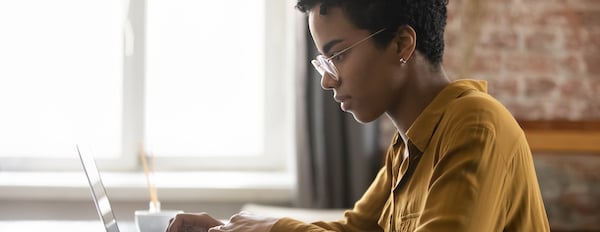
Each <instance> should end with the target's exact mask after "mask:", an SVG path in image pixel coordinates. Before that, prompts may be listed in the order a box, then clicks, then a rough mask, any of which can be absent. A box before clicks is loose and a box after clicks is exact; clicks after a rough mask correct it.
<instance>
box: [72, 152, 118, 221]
mask: <svg viewBox="0 0 600 232" xmlns="http://www.w3.org/2000/svg"><path fill="white" fill-rule="evenodd" d="M77 153H79V158H80V159H81V164H82V165H83V170H84V171H85V175H86V177H87V180H88V183H89V184H90V190H91V192H92V197H93V199H94V204H95V205H96V209H97V211H98V215H99V216H100V220H101V221H102V223H103V224H104V228H106V231H107V232H119V227H118V226H117V220H116V218H115V215H114V214H113V212H112V207H111V205H110V202H109V200H108V196H107V195H106V190H105V189H104V184H103V183H102V179H101V178H100V173H99V172H98V168H97V167H96V162H95V161H94V158H93V157H92V154H91V153H90V152H89V151H88V150H86V149H84V148H82V147H80V146H77Z"/></svg>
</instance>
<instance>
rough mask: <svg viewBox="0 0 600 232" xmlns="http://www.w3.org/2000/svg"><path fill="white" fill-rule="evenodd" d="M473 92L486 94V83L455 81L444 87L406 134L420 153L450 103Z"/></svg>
mask: <svg viewBox="0 0 600 232" xmlns="http://www.w3.org/2000/svg"><path fill="white" fill-rule="evenodd" d="M473 90H475V91H480V92H484V93H487V82H485V81H478V80H457V81H454V82H452V83H450V84H448V86H446V87H444V89H442V91H440V92H439V93H438V95H437V96H436V97H435V98H434V99H433V101H431V102H430V103H429V105H427V107H426V108H425V110H423V112H421V114H420V115H419V116H418V117H417V119H416V120H415V121H414V122H413V124H412V125H411V126H410V128H409V129H408V131H407V132H406V135H407V136H408V139H409V140H410V141H412V143H413V144H414V145H415V146H416V147H417V148H418V149H419V150H420V151H424V150H425V148H426V147H427V146H428V145H429V141H430V140H431V137H432V136H433V133H434V132H435V129H436V128H437V125H438V123H439V122H440V120H441V118H442V115H443V114H444V112H445V111H446V109H447V106H448V105H449V104H450V102H452V101H453V100H454V99H456V98H458V97H460V96H462V95H463V94H464V93H465V92H468V91H473ZM398 139H400V137H399V136H397V135H396V140H398ZM400 140H402V139H400ZM397 142H398V141H396V143H397Z"/></svg>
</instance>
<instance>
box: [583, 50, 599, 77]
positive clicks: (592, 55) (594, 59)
mask: <svg viewBox="0 0 600 232" xmlns="http://www.w3.org/2000/svg"><path fill="white" fill-rule="evenodd" d="M584 61H585V66H586V71H587V74H588V75H590V76H596V77H598V76H600V54H599V53H597V52H587V53H586V54H584Z"/></svg>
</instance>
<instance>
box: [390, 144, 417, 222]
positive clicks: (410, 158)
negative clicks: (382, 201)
mask: <svg viewBox="0 0 600 232" xmlns="http://www.w3.org/2000/svg"><path fill="white" fill-rule="evenodd" d="M409 144H410V145H409ZM411 145H412V146H411ZM409 147H412V148H414V149H413V150H414V151H415V152H412V153H411V152H410V150H411V149H409ZM402 153H403V154H402V155H403V158H402V163H401V164H400V170H399V172H398V178H397V180H396V181H395V183H392V184H393V185H392V188H391V192H390V196H391V197H392V199H391V207H392V208H391V210H392V213H391V214H390V228H391V229H392V232H397V230H396V220H395V214H396V197H395V193H396V192H397V190H398V191H399V189H401V188H402V186H403V185H404V184H405V183H406V182H407V181H408V180H409V179H410V177H411V176H412V174H413V172H414V170H415V168H416V166H417V164H418V163H419V160H420V159H421V155H422V154H421V153H420V152H419V150H418V149H417V148H416V146H415V145H414V144H412V142H410V141H408V142H407V143H403V144H402Z"/></svg>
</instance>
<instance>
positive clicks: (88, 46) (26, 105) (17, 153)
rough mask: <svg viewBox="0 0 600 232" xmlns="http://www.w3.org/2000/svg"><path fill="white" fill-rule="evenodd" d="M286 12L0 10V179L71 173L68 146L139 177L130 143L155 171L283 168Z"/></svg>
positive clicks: (81, 5)
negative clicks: (80, 146) (3, 174)
mask: <svg viewBox="0 0 600 232" xmlns="http://www.w3.org/2000/svg"><path fill="white" fill-rule="evenodd" d="M144 4H146V5H144ZM232 6H235V7H232ZM285 7H288V6H287V4H286V2H285V1H278V0H262V1H246V0H235V1H233V2H232V1H227V3H225V2H222V1H212V2H206V1H194V0H153V1H146V3H144V1H136V0H130V1H120V0H107V1H95V0H55V1H44V0H22V1H5V2H1V3H0V30H2V31H3V36H2V37H0V51H2V52H1V53H0V66H2V68H1V69H0V109H2V112H3V113H2V116H0V170H19V171H23V170H36V171H42V170H80V166H79V163H78V160H77V156H76V153H75V152H76V150H75V144H77V143H80V142H83V143H85V144H90V145H91V147H92V149H93V151H94V155H95V156H96V159H97V160H98V163H99V166H100V167H101V168H102V169H104V170H122V171H127V170H133V169H136V168H138V165H137V164H138V161H137V160H138V157H139V156H138V152H139V149H140V144H143V146H144V147H145V150H146V151H148V152H150V153H151V154H152V155H153V156H154V157H155V160H156V162H155V163H156V166H157V169H159V170H227V169H230V170H232V169H235V170H239V169H247V170H255V169H260V170H267V169H268V170H280V169H282V168H283V166H284V164H285V159H286V155H285V153H286V151H287V149H286V145H287V144H289V143H288V142H286V141H287V140H286V138H289V137H290V133H289V131H290V130H289V128H291V126H289V124H290V120H289V118H290V115H289V113H286V112H287V111H286V108H285V106H286V105H287V104H289V103H288V102H290V99H289V96H290V95H289V94H285V93H284V92H285V90H286V88H288V87H289V86H288V83H291V81H290V80H288V79H286V78H288V77H289V76H291V75H286V71H285V68H284V65H285V64H284V62H283V61H282V59H281V57H284V56H286V54H285V49H282V48H281V47H282V46H283V44H284V43H285V42H284V41H285V39H286V38H287V37H286V33H285V24H284V23H283V22H284V21H285V20H283V19H284V18H285V15H283V14H282V13H281V12H291V11H293V10H292V9H286V8H285ZM273 17H281V18H279V19H274V18H273Z"/></svg>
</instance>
